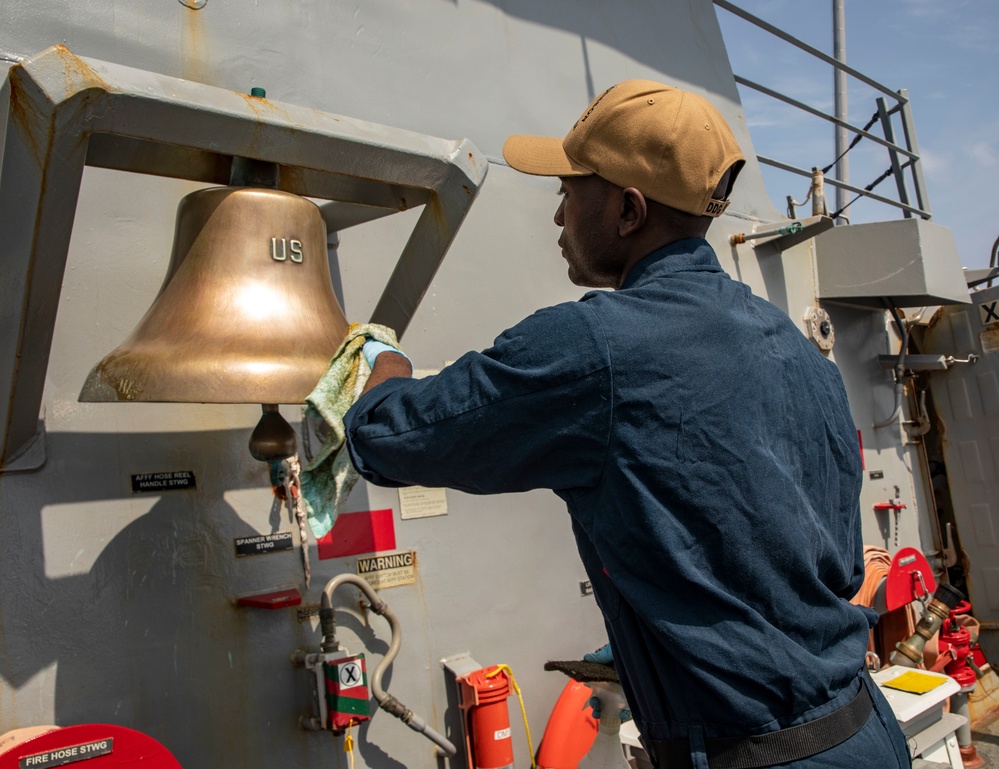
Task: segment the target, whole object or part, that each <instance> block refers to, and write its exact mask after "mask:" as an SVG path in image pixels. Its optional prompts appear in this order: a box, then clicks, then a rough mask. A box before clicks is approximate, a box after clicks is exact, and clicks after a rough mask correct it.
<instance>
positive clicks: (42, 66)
mask: <svg viewBox="0 0 999 769" xmlns="http://www.w3.org/2000/svg"><path fill="white" fill-rule="evenodd" d="M234 157H242V158H249V159H251V160H259V161H264V162H270V163H277V164H279V165H280V166H281V167H282V168H285V169H288V168H290V169H296V170H295V172H294V173H282V174H281V181H280V189H282V190H285V191H287V192H292V193H295V194H297V195H302V196H305V197H311V198H319V199H323V200H328V201H337V203H336V204H335V206H334V210H333V211H332V213H330V212H327V211H326V210H325V209H324V207H323V206H321V207H320V208H321V209H324V218H327V227H328V229H331V230H334V229H339V228H342V227H343V226H350V225H352V224H358V223H361V222H364V221H370V220H372V219H376V218H379V217H381V216H384V215H387V214H391V213H396V212H398V211H404V210H407V209H411V208H415V207H417V206H421V205H422V206H423V207H424V208H423V211H422V213H421V215H420V217H419V219H418V220H417V222H416V225H415V227H414V229H413V231H412V233H411V235H410V237H409V240H408V242H407V243H406V245H405V247H404V248H403V250H402V253H401V254H400V256H399V259H398V262H397V263H396V266H395V269H394V271H393V272H392V274H391V276H390V277H389V279H388V282H387V283H386V285H385V288H384V290H383V292H382V294H381V298H380V299H379V301H378V303H377V305H376V307H375V309H374V312H373V313H372V316H371V322H373V323H380V324H383V325H386V326H389V327H390V328H393V329H395V331H396V334H397V335H398V336H400V337H401V336H402V334H403V332H404V331H405V330H406V327H407V326H408V325H409V322H410V320H412V317H413V314H414V313H415V312H416V309H417V307H418V306H419V304H420V302H421V300H422V299H423V295H424V294H425V293H426V291H427V289H428V288H429V286H430V283H431V281H432V280H433V277H434V275H435V274H436V272H437V269H438V267H439V266H440V264H441V261H442V260H443V259H444V255H445V253H446V252H447V249H448V247H449V246H450V244H451V242H452V240H453V239H454V236H455V234H456V233H457V231H458V228H459V227H460V226H461V223H462V221H463V220H464V218H465V215H466V214H467V213H468V210H469V208H470V207H471V205H472V203H473V201H474V200H475V196H476V194H477V193H478V190H479V188H480V187H481V185H482V182H483V181H484V180H485V176H486V171H487V169H488V164H487V162H486V159H485V157H484V156H483V155H482V154H481V153H480V152H479V150H478V149H477V148H476V147H475V146H474V145H473V144H472V143H471V142H470V141H468V140H467V139H461V140H457V141H452V140H446V139H439V138H435V137H431V136H425V135H423V134H418V133H414V132H412V131H406V130H403V129H399V128H392V127H389V126H384V125H379V124H376V123H370V122H366V121H362V120H357V119H354V118H350V117H346V116H341V115H332V114H328V113H323V112H319V111H317V110H314V109H310V108H307V107H300V106H295V105H290V104H283V103H278V102H275V101H271V100H270V99H264V98H259V97H253V96H248V95H246V94H241V93H237V92H236V91H229V90H226V89H223V88H216V87H213V86H208V85H203V84H201V83H194V82H191V81H187V80H182V79H179V78H171V77H167V76H164V75H160V74H155V73H151V72H145V71H143V70H138V69H133V68H130V67H124V66H121V65H117V64H111V63H107V62H102V61H97V60H93V59H86V58H80V57H78V56H76V55H74V54H73V53H71V52H70V51H69V50H68V49H67V48H65V47H64V46H54V47H52V48H47V49H46V50H44V51H42V52H40V53H38V54H36V55H35V56H31V57H29V58H27V59H25V60H24V61H22V62H20V63H18V64H15V65H14V66H13V67H11V68H10V70H9V72H8V75H7V80H6V81H5V82H4V83H3V86H2V88H0V231H2V232H3V233H4V248H3V256H2V260H3V261H2V269H3V275H4V281H3V282H4V286H3V289H2V299H3V300H2V301H0V315H2V317H3V321H4V328H5V333H4V334H3V335H2V336H0V424H2V426H3V427H2V431H0V472H11V471H18V470H33V469H36V468H38V467H40V466H41V465H42V464H43V463H44V461H45V442H44V425H43V423H42V422H40V420H39V412H40V409H41V403H42V391H43V387H44V384H45V374H46V371H47V369H48V362H49V354H50V351H51V348H52V335H53V331H54V328H55V319H56V310H57V308H58V306H59V296H60V292H61V289H62V280H63V273H64V271H65V268H66V259H67V254H68V251H69V242H70V235H71V232H72V229H73V219H74V214H75V212H76V203H77V199H78V197H79V192H80V183H81V180H82V177H83V168H84V166H86V165H90V166H95V167H101V168H108V169H114V170H120V171H131V172H133V173H142V174H150V175H154V176H165V177H171V178H176V179H188V180H192V181H198V182H205V183H208V184H220V185H226V184H228V183H229V176H230V172H231V169H232V159H233V158H234ZM326 205H331V204H326ZM338 216H339V217H340V221H337V217H338ZM331 220H332V221H331Z"/></svg>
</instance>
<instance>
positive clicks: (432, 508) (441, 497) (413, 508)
mask: <svg viewBox="0 0 999 769" xmlns="http://www.w3.org/2000/svg"><path fill="white" fill-rule="evenodd" d="M399 511H400V515H401V516H402V519H403V520H406V519H407V518H431V517H433V516H435V515H447V496H446V495H445V493H444V489H428V488H427V487H426V486H404V487H403V488H401V489H399Z"/></svg>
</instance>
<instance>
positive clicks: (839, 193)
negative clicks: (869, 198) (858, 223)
mask: <svg viewBox="0 0 999 769" xmlns="http://www.w3.org/2000/svg"><path fill="white" fill-rule="evenodd" d="M833 56H834V57H835V58H836V61H838V62H839V63H840V64H846V11H845V10H844V7H843V0H833ZM833 85H834V89H833V92H834V111H835V114H836V117H837V119H839V120H842V121H843V122H846V119H847V107H846V73H845V72H843V71H842V70H840V69H834V70H833ZM848 141H849V140H848V138H847V132H846V129H845V128H844V127H843V126H841V125H837V126H836V157H838V158H839V160H837V161H836V178H837V179H839V180H840V181H841V182H844V183H846V182H849V181H850V158H849V157H848V156H847V155H844V154H843V153H844V152H846V147H847V144H848ZM840 155H843V157H840ZM846 204H847V190H845V189H843V188H842V187H837V188H836V210H837V211H843V213H844V214H845V213H846V211H845V210H844V209H845V208H846Z"/></svg>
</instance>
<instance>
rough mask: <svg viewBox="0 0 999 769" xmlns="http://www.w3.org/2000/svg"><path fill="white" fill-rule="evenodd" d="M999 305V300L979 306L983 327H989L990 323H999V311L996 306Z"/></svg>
mask: <svg viewBox="0 0 999 769" xmlns="http://www.w3.org/2000/svg"><path fill="white" fill-rule="evenodd" d="M997 305H999V300H997V301H995V302H984V303H983V304H980V305H978V311H979V312H980V313H981V314H982V325H983V326H987V325H989V324H990V323H999V310H997V309H996V306H997Z"/></svg>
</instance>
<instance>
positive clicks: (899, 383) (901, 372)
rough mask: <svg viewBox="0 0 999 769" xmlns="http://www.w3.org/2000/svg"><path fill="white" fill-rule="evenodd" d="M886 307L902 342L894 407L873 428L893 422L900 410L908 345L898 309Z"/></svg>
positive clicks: (892, 306) (896, 375) (907, 336)
mask: <svg viewBox="0 0 999 769" xmlns="http://www.w3.org/2000/svg"><path fill="white" fill-rule="evenodd" d="M888 309H889V311H890V312H891V316H892V317H893V318H894V319H895V326H896V328H898V334H899V336H900V337H902V344H901V347H899V350H898V361H897V362H896V363H895V409H894V410H893V411H892V412H891V416H890V417H888V418H887V419H885V420H884V421H882V422H875V423H874V427H875V429H877V428H879V427H888V425H890V424H892V423H894V422H895V421H896V420H897V419H898V413H899V412H900V411H901V410H902V393H903V391H904V390H905V381H904V378H905V352H906V348H907V347H908V346H909V328H908V327H907V326H906V325H905V324H904V323H903V322H902V318H901V316H900V315H899V314H898V310H897V309H896V308H895V305H894V304H890V305H889V307H888Z"/></svg>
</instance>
